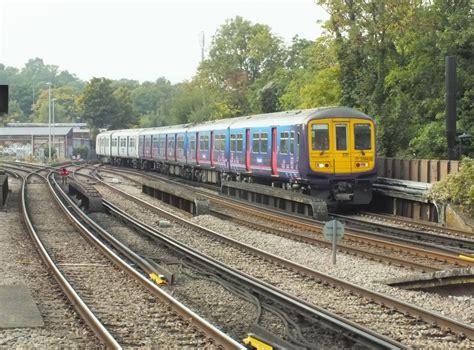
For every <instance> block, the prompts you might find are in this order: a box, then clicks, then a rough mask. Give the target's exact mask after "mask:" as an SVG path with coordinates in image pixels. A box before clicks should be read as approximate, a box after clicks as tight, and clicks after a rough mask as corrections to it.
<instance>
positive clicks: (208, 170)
mask: <svg viewBox="0 0 474 350" xmlns="http://www.w3.org/2000/svg"><path fill="white" fill-rule="evenodd" d="M96 153H97V155H98V156H99V158H100V159H101V160H103V161H104V162H107V163H111V164H114V165H122V166H129V167H134V168H140V169H149V170H151V169H152V170H156V171H159V172H161V173H164V174H169V175H175V176H181V177H185V178H188V179H191V180H194V181H199V182H209V183H219V182H220V180H221V179H226V180H235V181H248V182H255V183H262V184H269V185H272V186H278V187H282V188H285V189H288V190H296V191H301V192H303V193H306V194H310V195H313V196H316V197H318V198H321V199H323V200H324V201H326V202H327V203H328V204H329V205H334V204H337V203H344V204H349V205H351V204H354V205H360V204H368V203H369V202H370V201H371V199H372V183H373V182H374V181H375V179H376V174H377V169H376V150H375V123H374V120H373V119H372V118H370V117H369V116H367V115H365V114H364V113H361V112H359V111H356V110H354V109H351V108H347V107H325V108H317V109H307V110H298V111H288V112H276V113H270V114H258V115H251V116H244V117H237V118H231V119H222V120H215V121H209V122H204V123H199V124H185V125H175V126H165V127H157V128H148V129H129V130H110V131H106V132H102V133H100V134H99V135H97V139H96Z"/></svg>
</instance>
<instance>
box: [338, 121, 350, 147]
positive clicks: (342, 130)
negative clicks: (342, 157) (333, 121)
mask: <svg viewBox="0 0 474 350" xmlns="http://www.w3.org/2000/svg"><path fill="white" fill-rule="evenodd" d="M336 150H338V151H345V150H347V125H346V124H340V125H336Z"/></svg>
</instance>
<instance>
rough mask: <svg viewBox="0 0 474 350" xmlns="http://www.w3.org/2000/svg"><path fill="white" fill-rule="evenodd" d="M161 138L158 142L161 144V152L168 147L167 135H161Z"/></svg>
mask: <svg viewBox="0 0 474 350" xmlns="http://www.w3.org/2000/svg"><path fill="white" fill-rule="evenodd" d="M159 138H160V141H159V142H158V146H159V149H160V152H164V151H165V147H166V139H165V135H160V136H159ZM161 150H162V151H161Z"/></svg>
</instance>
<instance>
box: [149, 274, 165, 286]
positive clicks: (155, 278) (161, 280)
mask: <svg viewBox="0 0 474 350" xmlns="http://www.w3.org/2000/svg"><path fill="white" fill-rule="evenodd" d="M149 276H150V278H151V280H152V281H155V283H156V284H158V285H160V286H164V285H165V284H167V283H168V281H167V280H166V278H165V277H164V276H160V275H157V274H156V273H154V272H152V273H150V275H149Z"/></svg>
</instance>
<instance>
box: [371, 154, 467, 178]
mask: <svg viewBox="0 0 474 350" xmlns="http://www.w3.org/2000/svg"><path fill="white" fill-rule="evenodd" d="M377 160H378V173H377V175H378V176H380V177H388V178H393V179H401V180H410V181H419V182H427V183H434V182H437V181H440V180H443V179H444V178H445V177H446V176H447V175H448V174H454V173H457V172H458V171H459V161H458V160H429V159H398V158H383V157H379V158H377Z"/></svg>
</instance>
